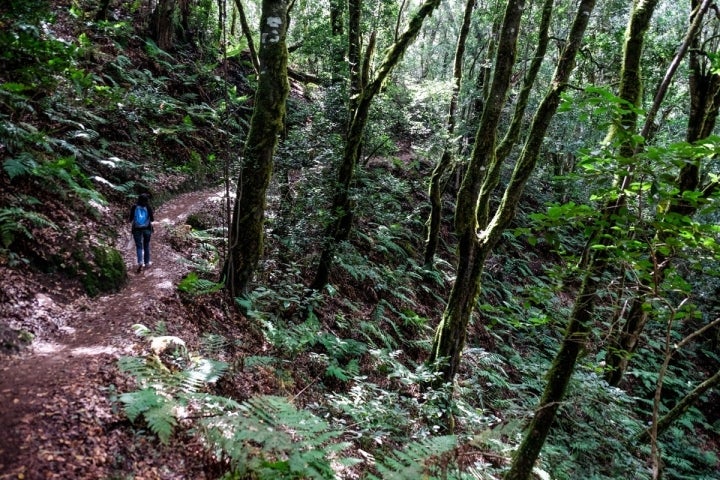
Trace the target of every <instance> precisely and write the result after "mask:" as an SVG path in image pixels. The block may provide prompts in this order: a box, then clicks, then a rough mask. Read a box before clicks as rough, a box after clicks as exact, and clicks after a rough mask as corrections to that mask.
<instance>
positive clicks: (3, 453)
mask: <svg viewBox="0 0 720 480" xmlns="http://www.w3.org/2000/svg"><path fill="white" fill-rule="evenodd" d="M215 193H217V189H216V190H206V191H199V192H192V193H188V194H184V195H181V196H179V197H176V198H175V199H173V200H171V201H169V202H167V203H166V204H164V205H162V206H160V207H158V208H157V209H156V212H155V223H154V225H155V232H154V234H153V237H152V240H151V252H152V261H153V265H152V266H151V267H150V268H149V269H148V270H147V271H145V272H143V273H140V274H137V273H136V272H135V270H134V265H135V263H136V260H135V246H134V243H133V242H132V239H131V236H130V233H129V227H127V229H126V230H125V231H123V232H121V237H120V241H119V247H120V248H121V250H122V253H123V257H124V259H125V262H126V265H128V274H129V279H128V280H129V281H128V283H127V284H126V286H125V287H124V288H123V289H122V290H121V291H120V292H118V293H115V294H110V295H106V296H102V297H98V298H94V299H88V298H85V297H83V298H81V299H79V300H77V301H75V302H73V303H72V304H71V305H70V306H69V308H70V314H69V315H67V316H68V320H67V325H66V326H65V327H64V328H63V330H64V332H65V334H64V335H62V336H60V337H59V338H55V339H54V340H53V341H52V342H47V341H45V342H40V341H38V342H35V343H34V344H33V346H32V348H30V349H28V352H26V353H23V354H21V355H19V356H17V357H11V358H10V359H8V360H6V361H5V362H4V363H3V364H2V365H1V366H0V479H2V480H5V479H10V478H13V479H40V478H43V479H45V478H63V479H79V478H87V479H90V478H107V476H108V474H110V475H112V472H113V471H117V472H120V471H127V470H128V469H130V470H131V471H134V472H136V473H138V472H141V471H145V472H146V473H145V474H142V475H135V476H134V478H182V477H181V476H178V475H177V474H175V475H173V474H172V473H171V471H175V472H177V471H178V470H183V468H181V466H180V465H174V466H173V468H171V469H168V471H166V472H163V471H160V470H157V467H155V466H152V465H149V464H150V463H152V459H148V460H147V461H148V465H145V466H144V467H145V468H143V466H138V465H135V464H133V465H128V463H135V461H136V459H135V458H133V457H136V456H137V455H133V448H134V447H133V445H132V443H133V441H134V440H135V441H137V439H133V438H131V439H130V440H129V443H130V445H127V446H124V445H122V444H124V443H128V438H127V434H126V433H122V432H120V430H121V429H118V428H117V427H118V425H120V424H122V423H123V422H124V420H122V417H120V416H119V415H117V412H116V409H117V406H116V405H113V403H112V402H111V401H110V400H109V397H112V396H113V393H114V392H113V388H114V387H112V386H110V385H111V383H112V382H113V381H114V379H115V377H116V365H117V359H118V357H120V356H122V355H128V354H131V353H133V349H134V346H135V345H136V343H135V338H134V336H133V333H132V331H131V326H132V325H133V324H135V323H143V322H144V321H145V320H146V319H149V318H151V319H153V320H155V321H157V320H166V322H167V323H170V322H171V321H172V316H173V309H175V308H176V306H175V305H177V304H178V300H177V296H176V294H175V285H176V284H177V282H178V280H179V279H180V278H181V277H182V275H184V274H185V273H186V272H187V271H188V267H187V266H186V265H184V264H182V263H181V262H180V261H179V260H180V256H179V254H177V253H176V252H175V251H174V250H173V249H172V248H171V247H170V245H169V244H168V241H167V240H168V232H169V230H170V228H172V227H173V226H175V225H178V224H182V223H184V221H185V219H186V218H187V215H188V214H190V213H192V212H194V211H197V210H198V209H200V207H201V206H202V205H203V203H204V202H205V201H206V200H207V199H208V198H209V197H211V196H213V195H214V194H215ZM37 302H38V308H43V306H44V305H43V302H49V303H51V302H53V300H52V299H51V298H50V297H48V296H45V295H38V301H37ZM64 308H67V306H66V307H64ZM148 323H149V321H148ZM150 325H152V324H150ZM125 425H126V424H125ZM125 430H127V429H125ZM148 441H152V440H151V439H148ZM118 445H120V451H123V449H124V451H126V453H127V454H126V455H119V454H118V453H117V452H118V448H117V447H118ZM111 447H112V448H111ZM136 447H138V448H141V446H139V445H136ZM110 452H112V453H110ZM178 461H179V462H180V463H182V462H183V459H182V458H180V459H179V460H178ZM188 468H192V467H188ZM156 470H157V471H156ZM186 473H187V472H186Z"/></svg>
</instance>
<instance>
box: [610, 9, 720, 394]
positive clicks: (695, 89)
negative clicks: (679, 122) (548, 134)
mask: <svg viewBox="0 0 720 480" xmlns="http://www.w3.org/2000/svg"><path fill="white" fill-rule="evenodd" d="M709 3H710V2H708V1H707V0H705V1H703V2H699V1H697V0H693V2H692V12H691V15H690V20H691V24H690V27H689V29H688V32H687V34H686V36H685V40H684V41H683V43H682V44H681V48H680V49H679V51H678V52H677V55H676V56H675V59H676V60H675V62H674V64H671V66H670V68H671V69H672V68H673V65H675V68H677V63H679V61H680V59H681V58H682V56H683V55H684V54H685V52H686V51H688V52H689V53H688V54H689V66H690V68H689V72H690V79H689V80H690V82H689V86H690V112H689V116H688V125H687V133H686V137H685V139H686V141H687V142H688V143H695V142H697V141H698V140H702V139H704V138H707V137H708V136H710V135H711V134H712V132H713V129H714V127H715V122H716V120H717V116H718V109H719V108H720V75H718V74H717V73H716V71H715V70H714V69H713V68H711V65H710V60H709V59H708V58H707V53H706V52H705V49H704V48H701V45H700V36H699V35H698V32H699V29H700V28H701V25H702V20H703V18H704V15H705V13H706V11H707V9H708V8H709ZM709 41H710V42H713V41H714V40H713V39H709ZM691 45H692V46H693V48H690V46H691ZM669 73H670V70H669ZM667 77H668V75H666V78H667ZM670 78H672V76H670ZM658 93H660V94H662V96H661V97H660V98H657V95H656V100H655V102H654V105H653V108H654V109H657V108H658V106H659V102H658V100H659V99H661V98H664V92H662V91H659V92H658ZM648 125H651V123H648V122H647V121H646V126H648ZM645 130H649V127H646V129H645ZM701 161H702V160H701V159H700V158H688V159H686V161H685V162H684V164H683V166H682V168H681V169H680V171H679V173H678V176H677V179H676V181H675V185H676V188H677V194H676V195H675V197H674V198H673V199H671V201H670V202H669V204H668V205H666V206H665V208H663V209H662V211H661V212H660V214H659V215H658V218H657V221H656V222H655V224H657V225H662V224H666V225H669V224H671V223H673V219H674V218H678V217H690V216H692V215H694V214H695V212H696V211H697V209H698V202H697V200H692V198H693V195H691V192H697V191H702V194H701V198H703V197H707V196H709V195H710V194H711V193H713V192H714V191H715V189H716V184H715V183H710V184H708V185H705V186H704V187H703V186H701V182H700V163H701ZM672 235H673V232H672V231H671V230H668V231H663V230H659V231H657V232H655V237H656V243H660V244H668V240H669V239H670V237H671V236H672ZM674 255H675V253H674V252H673V251H669V252H667V253H665V252H663V251H662V250H658V251H656V252H654V253H653V255H652V258H651V261H650V263H649V264H650V265H655V266H656V267H655V269H654V271H653V274H652V276H646V277H643V280H641V284H640V286H639V288H638V289H637V291H638V292H640V293H639V294H638V295H636V296H634V297H633V298H632V300H631V302H630V307H629V308H628V309H627V312H628V313H627V315H626V317H625V319H624V322H623V324H622V327H621V328H620V329H619V331H618V332H617V334H616V335H615V336H614V337H613V338H612V339H611V341H610V343H609V347H608V351H607V355H606V358H607V365H608V371H607V375H606V380H607V381H608V383H609V384H610V385H613V386H617V385H618V384H619V383H620V381H621V380H622V378H623V375H624V374H625V371H626V369H627V367H628V364H629V360H630V358H631V356H632V354H633V353H634V352H635V350H636V348H637V346H638V343H639V341H640V337H641V334H642V332H643V330H644V328H645V325H646V324H647V322H648V319H649V316H650V312H649V310H648V309H647V308H645V305H646V302H647V297H648V292H652V291H653V290H654V285H652V284H651V283H653V284H655V285H658V284H660V283H662V281H663V279H664V278H665V275H666V272H667V270H668V269H669V268H670V266H671V265H672V257H673V256H674Z"/></svg>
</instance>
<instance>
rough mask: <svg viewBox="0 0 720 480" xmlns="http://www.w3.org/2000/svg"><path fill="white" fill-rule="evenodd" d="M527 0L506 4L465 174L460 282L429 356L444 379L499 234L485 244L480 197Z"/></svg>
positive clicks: (456, 357)
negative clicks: (479, 216)
mask: <svg viewBox="0 0 720 480" xmlns="http://www.w3.org/2000/svg"><path fill="white" fill-rule="evenodd" d="M524 7H525V1H524V0H510V1H508V3H507V6H506V8H505V14H504V17H503V22H502V26H501V28H500V37H499V40H498V52H502V54H499V53H498V55H497V56H496V58H495V72H494V75H493V80H492V85H491V87H490V92H489V94H488V101H487V104H486V105H485V106H484V109H483V115H482V117H481V119H480V126H479V127H478V131H477V134H476V136H475V143H474V146H473V151H472V155H471V158H470V162H469V164H468V166H467V170H466V173H465V175H464V177H463V181H462V184H461V185H460V190H459V192H458V196H457V206H456V209H455V233H456V234H457V237H458V263H457V265H458V268H457V274H456V276H455V283H454V284H453V287H452V289H451V290H450V296H449V297H448V303H447V306H446V308H445V311H444V312H443V315H442V318H441V319H440V324H439V325H438V327H437V329H436V330H435V336H434V339H433V347H432V352H431V355H430V358H429V362H430V363H431V364H435V365H436V368H437V371H438V372H441V373H442V375H441V376H440V377H439V378H438V383H444V382H450V381H452V379H453V378H454V377H455V374H456V373H457V371H458V368H459V367H460V354H461V352H462V349H463V346H464V345H465V336H466V331H467V325H468V322H469V321H470V315H471V313H472V310H473V308H474V307H475V300H476V299H477V296H478V294H479V292H480V277H481V275H482V271H483V268H484V265H485V260H486V259H487V257H488V255H489V253H490V250H491V249H492V244H491V242H492V241H493V240H494V238H490V237H485V240H484V241H483V242H480V240H479V239H478V235H477V233H476V232H477V230H478V222H477V217H476V212H477V209H478V205H477V202H478V195H479V193H480V189H481V187H482V185H483V182H484V181H486V177H485V173H486V172H487V170H488V167H489V165H492V164H493V163H494V162H495V161H496V159H495V146H496V141H497V124H498V122H499V120H500V115H501V113H502V109H503V106H504V105H505V100H506V98H507V93H508V89H509V87H510V79H511V75H512V71H513V66H514V65H515V55H516V47H517V39H518V35H519V31H520V21H521V19H522V13H523V9H524Z"/></svg>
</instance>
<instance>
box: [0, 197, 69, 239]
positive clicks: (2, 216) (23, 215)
mask: <svg viewBox="0 0 720 480" xmlns="http://www.w3.org/2000/svg"><path fill="white" fill-rule="evenodd" d="M23 221H27V222H29V223H31V224H33V225H35V226H38V227H50V228H53V229H55V230H57V228H58V227H57V225H55V224H54V223H53V222H52V221H50V220H49V219H48V218H46V217H45V216H43V215H41V214H39V213H35V212H31V211H28V210H24V209H22V208H20V207H6V208H0V241H1V242H2V246H3V248H5V249H8V248H10V245H11V244H12V243H13V242H14V241H15V239H16V237H17V236H18V235H23V236H24V237H26V238H28V239H30V240H32V238H33V235H32V233H31V232H30V230H28V228H27V227H26V226H25V225H24V224H23V223H22V222H23Z"/></svg>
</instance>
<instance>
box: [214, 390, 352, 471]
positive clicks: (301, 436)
mask: <svg viewBox="0 0 720 480" xmlns="http://www.w3.org/2000/svg"><path fill="white" fill-rule="evenodd" d="M202 428H203V431H204V435H205V437H206V438H207V440H208V441H209V442H210V445H211V447H212V448H213V449H214V450H215V451H216V452H219V455H221V456H222V457H223V458H226V459H227V460H229V462H230V465H231V467H232V468H233V471H234V473H235V474H236V475H240V476H257V477H258V478H285V479H289V478H298V479H299V478H313V479H327V478H334V477H335V473H334V471H333V469H332V467H331V462H332V461H335V462H338V463H339V464H345V465H349V464H352V463H356V462H357V461H356V460H353V459H349V458H339V455H340V453H341V452H342V451H343V450H345V449H346V448H347V447H348V446H349V444H347V443H345V442H339V441H337V438H338V437H339V436H340V435H341V434H342V432H341V431H337V430H334V429H332V428H331V427H330V425H329V424H328V423H327V422H325V421H324V420H322V419H321V418H319V417H317V416H315V415H313V414H312V413H310V412H308V411H305V410H299V409H297V408H296V407H294V406H293V405H292V404H290V403H289V402H288V401H287V400H285V399H283V398H280V397H273V396H259V397H254V398H251V399H250V400H248V401H246V402H244V403H242V404H241V405H239V408H238V409H237V411H235V412H228V414H226V415H224V416H220V417H212V418H209V419H205V420H203V421H202ZM253 474H254V475H253Z"/></svg>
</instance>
